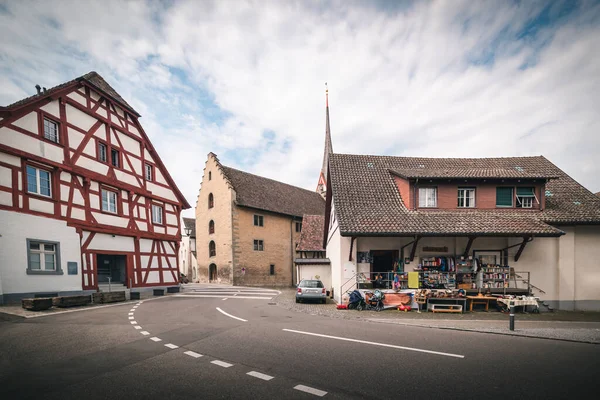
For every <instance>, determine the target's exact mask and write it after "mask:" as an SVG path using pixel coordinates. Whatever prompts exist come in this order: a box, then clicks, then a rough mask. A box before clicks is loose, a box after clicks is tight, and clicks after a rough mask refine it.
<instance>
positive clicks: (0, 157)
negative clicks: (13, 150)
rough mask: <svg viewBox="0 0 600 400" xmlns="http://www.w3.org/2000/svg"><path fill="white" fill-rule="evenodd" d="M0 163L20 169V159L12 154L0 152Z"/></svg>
mask: <svg viewBox="0 0 600 400" xmlns="http://www.w3.org/2000/svg"><path fill="white" fill-rule="evenodd" d="M0 140H1V139H0ZM0 161H2V162H4V163H6V164H10V165H14V166H15V167H19V168H20V167H21V159H20V158H19V157H15V156H13V155H12V154H6V153H3V152H0Z"/></svg>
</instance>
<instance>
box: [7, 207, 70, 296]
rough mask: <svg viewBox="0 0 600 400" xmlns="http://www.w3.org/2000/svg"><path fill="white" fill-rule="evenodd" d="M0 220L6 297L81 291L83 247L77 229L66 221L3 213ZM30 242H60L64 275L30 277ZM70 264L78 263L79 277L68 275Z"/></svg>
mask: <svg viewBox="0 0 600 400" xmlns="http://www.w3.org/2000/svg"><path fill="white" fill-rule="evenodd" d="M0 220H1V221H2V224H0V279H1V281H2V292H3V294H4V295H5V296H7V295H10V294H13V295H16V294H31V293H36V292H53V293H56V292H68V291H80V290H81V252H80V248H81V245H80V240H79V235H78V234H77V233H76V232H75V228H71V227H68V226H67V224H66V222H64V221H59V220H56V219H52V218H45V217H39V216H35V215H29V214H22V213H17V212H12V211H4V210H0ZM27 239H38V240H47V241H52V242H59V243H60V267H61V269H62V271H63V275H28V274H27ZM69 261H73V262H76V263H77V275H68V273H67V262H69Z"/></svg>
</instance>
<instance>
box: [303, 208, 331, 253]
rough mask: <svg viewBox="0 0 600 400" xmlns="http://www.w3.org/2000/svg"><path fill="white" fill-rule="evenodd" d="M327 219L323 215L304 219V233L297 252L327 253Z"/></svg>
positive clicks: (306, 216) (309, 216)
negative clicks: (324, 233) (324, 243)
mask: <svg viewBox="0 0 600 400" xmlns="http://www.w3.org/2000/svg"><path fill="white" fill-rule="evenodd" d="M324 226H325V217H324V216H323V215H305V216H304V217H303V218H302V233H300V241H299V242H298V247H297V248H296V250H297V251H325V249H324V248H323V229H324Z"/></svg>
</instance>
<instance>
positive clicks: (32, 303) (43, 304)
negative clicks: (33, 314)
mask: <svg viewBox="0 0 600 400" xmlns="http://www.w3.org/2000/svg"><path fill="white" fill-rule="evenodd" d="M21 306H22V307H23V308H24V309H26V310H31V311H42V310H47V309H49V308H50V307H52V297H37V298H34V299H22V300H21Z"/></svg>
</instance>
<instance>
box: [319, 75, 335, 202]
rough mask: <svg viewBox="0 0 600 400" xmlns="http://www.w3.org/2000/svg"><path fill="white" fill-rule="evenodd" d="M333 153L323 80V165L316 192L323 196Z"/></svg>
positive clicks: (327, 93) (327, 99) (327, 91)
mask: <svg viewBox="0 0 600 400" xmlns="http://www.w3.org/2000/svg"><path fill="white" fill-rule="evenodd" d="M331 153H333V146H332V145H331V129H330V127H329V88H328V87H327V82H325V149H324V151H323V165H322V167H321V173H320V175H319V183H318V184H317V193H319V194H320V195H321V196H323V198H325V192H326V191H327V171H328V169H329V155H330V154H331Z"/></svg>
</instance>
